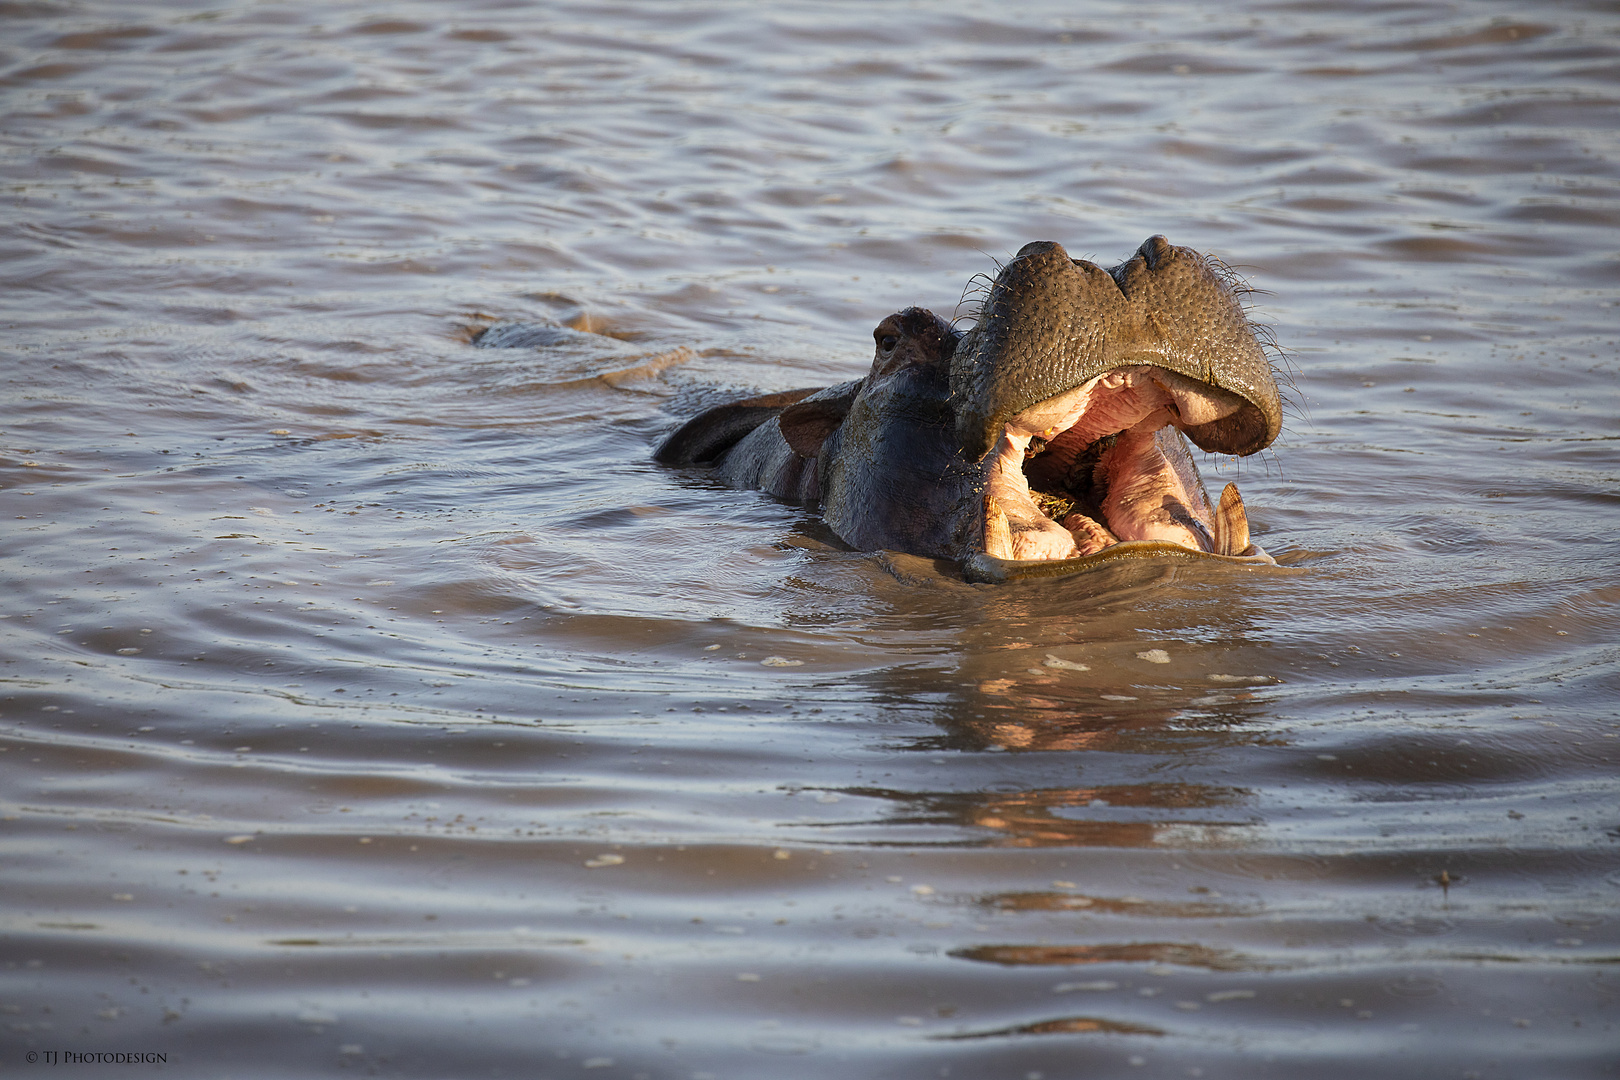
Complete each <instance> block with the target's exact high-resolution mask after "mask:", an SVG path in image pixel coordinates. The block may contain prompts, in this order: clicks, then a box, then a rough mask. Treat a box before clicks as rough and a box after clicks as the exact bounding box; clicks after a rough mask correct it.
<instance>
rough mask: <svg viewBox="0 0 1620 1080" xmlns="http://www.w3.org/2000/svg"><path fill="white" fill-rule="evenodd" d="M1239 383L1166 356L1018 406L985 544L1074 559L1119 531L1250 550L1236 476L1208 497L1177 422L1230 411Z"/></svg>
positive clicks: (1002, 552) (988, 503)
mask: <svg viewBox="0 0 1620 1080" xmlns="http://www.w3.org/2000/svg"><path fill="white" fill-rule="evenodd" d="M1241 406H1242V402H1241V399H1237V398H1236V397H1235V396H1234V395H1232V394H1230V393H1228V392H1226V391H1223V390H1220V389H1219V388H1217V387H1211V386H1208V385H1203V384H1199V383H1197V382H1195V381H1194V380H1192V379H1188V378H1187V377H1185V376H1183V375H1178V374H1176V373H1175V372H1172V371H1166V370H1165V369H1164V368H1160V367H1154V366H1151V365H1145V364H1144V365H1136V366H1132V367H1125V368H1116V369H1114V370H1113V371H1110V372H1108V373H1106V374H1104V375H1099V376H1096V377H1095V378H1093V379H1090V380H1089V381H1087V382H1085V383H1084V384H1082V385H1080V386H1077V387H1075V388H1074V389H1072V390H1070V391H1067V392H1066V393H1063V394H1059V395H1057V396H1056V397H1052V398H1048V399H1047V400H1046V401H1043V402H1041V403H1039V404H1037V405H1033V406H1031V407H1030V408H1028V409H1025V410H1024V411H1023V412H1021V413H1019V414H1017V415H1016V416H1014V417H1013V418H1012V419H1011V420H1009V421H1008V422H1007V424H1006V425H1005V427H1004V429H1003V432H1002V436H1001V438H1000V439H999V440H998V441H997V444H996V446H995V448H994V454H995V456H994V459H993V461H992V462H991V465H990V471H989V475H988V478H987V484H986V487H985V498H984V553H985V554H986V555H989V556H991V557H993V558H998V559H1017V560H1025V559H1071V558H1077V557H1080V556H1084V555H1093V554H1096V553H1097V552H1099V551H1101V550H1103V549H1104V548H1107V547H1111V546H1112V545H1114V544H1117V543H1120V542H1122V541H1131V540H1152V541H1159V542H1162V543H1168V544H1175V545H1177V546H1179V547H1184V548H1187V549H1188V550H1190V551H1203V552H1209V553H1212V554H1216V555H1244V554H1247V553H1248V552H1249V550H1250V544H1249V525H1248V519H1247V518H1246V517H1245V515H1244V511H1243V500H1242V498H1241V497H1240V496H1239V495H1238V491H1237V487H1236V485H1233V484H1228V485H1226V490H1225V491H1223V492H1222V494H1221V499H1220V502H1219V503H1218V504H1216V505H1214V506H1211V505H1210V500H1209V497H1208V495H1207V494H1206V493H1205V491H1204V485H1203V482H1202V481H1201V480H1200V478H1199V476H1198V470H1197V467H1196V466H1195V465H1194V464H1193V461H1192V458H1191V456H1190V455H1189V454H1188V452H1187V448H1186V444H1185V442H1184V441H1183V440H1182V437H1181V434H1180V432H1179V431H1178V430H1177V426H1179V425H1180V424H1185V423H1188V422H1191V423H1194V424H1196V423H1199V422H1207V421H1208V420H1213V419H1218V418H1219V417H1221V416H1225V415H1230V414H1231V413H1234V412H1236V411H1237V410H1238V409H1239V408H1241Z"/></svg>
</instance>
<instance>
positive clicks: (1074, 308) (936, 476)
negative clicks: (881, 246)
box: [655, 237, 1280, 580]
mask: <svg viewBox="0 0 1620 1080" xmlns="http://www.w3.org/2000/svg"><path fill="white" fill-rule="evenodd" d="M873 337H874V339H875V340H876V343H877V352H876V356H875V358H874V360H873V363H872V368H871V370H870V371H869V372H868V373H867V375H866V376H865V377H863V378H861V379H858V380H855V381H853V382H848V383H841V384H839V385H837V386H832V387H827V388H825V389H821V390H796V391H789V392H787V393H784V394H775V395H766V396H764V397H759V398H749V399H745V400H743V401H739V402H734V403H732V404H730V405H725V406H721V407H719V408H716V409H711V410H709V411H708V412H705V413H703V414H701V415H700V416H698V417H695V418H694V419H693V420H691V421H689V422H688V423H686V424H685V425H684V426H683V427H681V428H680V429H679V430H677V431H676V432H674V433H673V434H672V435H671V436H670V437H669V438H668V439H666V440H665V442H664V443H663V444H662V445H661V446H660V447H659V449H658V451H657V453H656V454H655V459H656V460H658V461H660V462H663V463H665V464H671V465H712V466H714V467H715V468H716V470H717V472H718V475H719V476H721V477H722V478H723V479H724V480H725V481H726V482H727V483H729V484H731V485H732V486H735V487H739V488H758V489H761V490H764V491H767V492H770V493H771V494H773V495H776V496H777V497H779V498H784V499H790V500H793V501H797V502H804V503H817V502H819V503H820V505H821V511H822V515H823V518H824V519H825V521H826V522H827V524H828V526H829V527H830V528H831V529H832V530H833V532H835V533H836V534H837V535H838V536H839V537H840V538H841V539H842V540H844V541H845V542H846V543H848V544H850V545H851V546H852V547H855V548H859V549H863V550H872V549H878V548H886V549H890V550H897V551H903V552H908V553H910V554H914V555H921V556H927V557H938V558H948V559H955V560H959V561H962V562H963V563H964V564H965V565H968V566H969V571H970V576H973V573H974V571H973V566H974V565H977V564H982V563H984V562H986V559H985V555H984V553H985V551H986V506H987V499H986V492H987V480H988V478H989V477H990V476H991V474H992V472H993V469H994V466H993V461H994V459H995V458H996V455H995V454H991V453H990V451H991V450H992V449H993V448H995V447H996V446H997V445H998V444H1000V440H1001V438H1002V435H1001V430H1002V428H1003V426H1005V425H1006V424H1007V423H1008V422H1009V420H1011V419H1012V418H1014V417H1016V416H1019V415H1021V414H1023V412H1024V410H1026V409H1028V408H1029V407H1030V406H1032V405H1038V404H1040V403H1042V402H1046V401H1048V400H1049V399H1052V398H1054V397H1056V396H1058V395H1061V394H1064V393H1065V392H1067V391H1070V390H1072V389H1074V388H1075V387H1078V386H1081V385H1082V384H1084V383H1086V382H1087V381H1088V380H1091V379H1094V378H1095V377H1097V376H1099V375H1104V374H1105V373H1108V372H1113V371H1116V370H1122V369H1134V370H1143V369H1144V367H1151V368H1152V369H1153V371H1155V372H1157V374H1155V375H1154V376H1153V378H1154V379H1155V380H1156V381H1158V382H1162V383H1163V384H1165V385H1166V386H1167V387H1170V388H1173V389H1175V391H1176V395H1175V402H1176V403H1175V405H1174V406H1172V410H1171V411H1172V412H1173V413H1174V415H1173V416H1171V418H1170V419H1169V421H1168V424H1169V425H1173V426H1165V427H1163V428H1161V429H1160V430H1159V431H1158V432H1157V434H1156V435H1154V436H1153V439H1154V441H1155V443H1156V445H1157V446H1158V447H1159V449H1160V451H1161V452H1162V454H1163V457H1164V459H1165V460H1166V461H1167V462H1169V465H1170V468H1171V470H1173V471H1174V472H1175V473H1176V474H1178V475H1180V476H1182V477H1184V478H1186V480H1187V484H1188V496H1187V501H1188V502H1189V503H1191V504H1193V505H1191V506H1189V507H1187V508H1186V509H1187V510H1188V511H1189V512H1190V514H1191V517H1193V518H1202V519H1205V520H1206V521H1207V520H1208V519H1210V518H1211V517H1213V516H1215V512H1214V511H1213V509H1212V508H1211V505H1210V501H1209V498H1208V496H1207V494H1206V493H1205V492H1204V490H1203V485H1202V482H1201V481H1199V480H1198V470H1197V466H1196V464H1195V463H1194V462H1193V459H1192V456H1191V454H1190V452H1189V450H1188V447H1187V443H1186V440H1185V439H1184V438H1183V437H1182V432H1185V433H1186V434H1187V436H1189V437H1191V438H1192V439H1193V441H1194V442H1196V443H1197V444H1198V445H1200V446H1201V447H1203V448H1205V449H1208V450H1215V451H1219V452H1225V453H1234V454H1247V453H1253V452H1255V451H1256V450H1259V449H1262V448H1263V447H1265V446H1266V445H1268V444H1269V443H1270V442H1271V441H1272V439H1274V438H1275V437H1276V434H1277V431H1278V428H1279V426H1280V408H1279V403H1278V397H1277V390H1276V385H1275V383H1274V382H1273V380H1272V377H1271V371H1270V365H1269V362H1268V360H1267V358H1266V355H1265V352H1264V350H1263V348H1262V347H1261V345H1260V343H1259V342H1258V341H1257V340H1256V338H1255V334H1254V331H1253V330H1252V328H1251V327H1250V326H1249V324H1248V322H1247V320H1246V319H1245V318H1244V316H1243V312H1242V309H1241V307H1240V305H1239V304H1238V302H1237V300H1236V299H1235V297H1234V295H1233V293H1232V290H1231V288H1230V286H1229V285H1228V284H1227V282H1226V281H1225V279H1224V278H1223V277H1222V276H1221V275H1220V274H1219V273H1217V272H1216V271H1215V270H1214V269H1212V267H1211V265H1210V264H1209V263H1208V262H1207V261H1206V260H1205V259H1204V258H1203V257H1202V256H1201V255H1199V254H1197V253H1196V252H1193V251H1191V250H1189V249H1186V248H1176V247H1172V246H1170V245H1169V244H1168V243H1167V242H1166V241H1165V240H1164V239H1163V238H1162V237H1154V238H1152V239H1150V240H1149V241H1147V242H1146V243H1145V244H1143V245H1142V247H1141V249H1140V250H1139V251H1138V252H1137V254H1136V255H1135V257H1133V258H1132V259H1131V260H1129V261H1127V262H1126V263H1124V264H1122V265H1120V266H1118V267H1115V268H1114V269H1113V270H1102V269H1100V268H1098V267H1096V266H1094V265H1092V264H1090V263H1085V262H1075V261H1073V260H1071V259H1069V258H1068V256H1067V254H1066V253H1065V252H1064V251H1063V249H1062V247H1060V246H1059V245H1057V244H1054V243H1048V242H1043V243H1037V244H1030V245H1028V246H1026V247H1025V248H1024V249H1023V250H1022V251H1021V252H1020V253H1019V255H1018V256H1017V257H1016V258H1015V259H1013V260H1012V261H1011V262H1009V263H1008V264H1007V265H1006V266H1005V267H1003V268H1002V269H1001V271H1000V273H999V274H998V275H997V276H996V278H995V280H994V282H993V283H992V285H991V287H990V289H989V291H988V294H987V296H986V299H985V303H984V306H983V309H982V310H981V312H980V314H979V319H978V322H977V325H976V326H975V327H974V329H973V330H971V331H969V332H968V333H967V334H966V335H965V336H964V335H961V334H959V333H958V332H956V331H955V330H953V329H952V328H951V326H950V325H949V324H948V323H946V322H945V321H944V320H943V319H940V318H938V317H937V316H935V315H934V314H933V313H932V312H929V311H926V310H924V309H921V308H907V309H906V310H905V311H902V312H898V313H896V314H894V315H891V316H889V317H888V318H887V319H885V320H884V321H883V322H882V323H881V324H879V326H878V327H877V329H876V330H874V331H873ZM1178 429H1179V430H1178ZM1037 471H1038V470H1037ZM1178 505H1179V504H1178ZM1240 512H1241V510H1240ZM1244 528H1245V529H1246V525H1245V526H1244ZM1194 531H1195V533H1201V534H1202V536H1203V538H1204V539H1201V540H1200V544H1201V545H1202V546H1203V549H1204V550H1205V551H1213V550H1219V549H1218V548H1212V547H1209V546H1208V545H1207V544H1205V543H1204V540H1207V538H1208V535H1209V533H1208V530H1207V529H1206V528H1205V527H1204V526H1203V525H1199V524H1196V523H1195V526H1194ZM1245 535H1246V533H1245ZM1244 543H1247V541H1246V540H1245V541H1244ZM1137 546H1138V547H1142V546H1144V545H1137ZM1146 546H1152V545H1146ZM1160 546H1161V547H1162V546H1163V545H1160ZM1262 557H1263V556H1262ZM1018 561H1019V562H1021V563H1022V562H1029V561H1030V560H1027V559H1020V560H1018ZM1061 561H1062V560H1053V562H1054V563H1056V562H1061ZM988 562H990V563H997V562H1000V563H1002V564H1005V560H997V559H989V560H988ZM1043 572H1044V571H1043ZM992 579H995V580H1000V579H1001V578H998V577H996V575H995V574H994V573H991V574H988V576H981V577H980V578H979V580H992Z"/></svg>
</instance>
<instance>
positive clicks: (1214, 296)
mask: <svg viewBox="0 0 1620 1080" xmlns="http://www.w3.org/2000/svg"><path fill="white" fill-rule="evenodd" d="M1129 365H1152V366H1154V367H1156V368H1159V369H1161V370H1162V371H1163V373H1164V380H1163V381H1164V382H1165V383H1167V384H1174V385H1166V386H1165V389H1166V390H1169V391H1171V392H1172V393H1173V394H1174V396H1176V397H1177V398H1178V401H1184V402H1185V403H1186V405H1187V410H1186V411H1184V412H1183V413H1182V414H1181V415H1180V416H1179V417H1177V419H1176V421H1175V423H1176V426H1177V427H1178V428H1180V429H1181V430H1182V431H1183V432H1185V433H1186V435H1187V436H1188V438H1190V439H1192V441H1193V442H1194V443H1196V444H1197V445H1198V446H1200V447H1202V448H1203V449H1205V450H1210V451H1215V452H1218V453H1226V454H1252V453H1254V452H1255V451H1257V450H1261V449H1264V448H1265V447H1266V446H1267V445H1269V444H1270V443H1271V441H1272V440H1273V439H1275V438H1276V437H1277V432H1278V430H1279V429H1280V427H1281V424H1282V412H1281V408H1280V404H1279V401H1278V397H1277V387H1276V384H1275V382H1273V380H1272V377H1271V365H1270V363H1269V362H1268V361H1267V359H1266V355H1265V350H1264V349H1262V348H1261V346H1260V343H1259V341H1258V340H1257V339H1256V338H1255V334H1254V330H1253V328H1252V327H1251V326H1250V325H1249V323H1248V320H1247V319H1246V318H1244V315H1243V310H1242V308H1241V307H1240V306H1239V305H1238V302H1237V300H1236V299H1235V298H1234V297H1233V295H1232V292H1231V290H1230V289H1229V288H1228V287H1227V285H1226V283H1225V282H1224V281H1223V280H1222V279H1221V277H1220V276H1219V275H1217V274H1216V272H1215V271H1214V270H1212V269H1211V267H1210V264H1209V263H1208V262H1207V261H1206V260H1205V259H1204V258H1203V257H1202V256H1200V255H1199V254H1198V253H1197V252H1195V251H1192V250H1191V249H1188V248H1178V247H1172V246H1171V245H1170V243H1169V242H1168V241H1166V240H1165V239H1164V237H1162V236H1155V237H1153V238H1151V239H1150V240H1148V241H1147V242H1146V243H1144V244H1143V245H1142V247H1141V248H1140V249H1139V250H1138V251H1137V253H1136V255H1135V257H1133V258H1132V259H1130V260H1129V261H1128V262H1126V263H1124V264H1122V265H1120V266H1117V267H1115V268H1114V269H1113V270H1104V269H1102V268H1101V267H1099V266H1097V265H1095V264H1093V263H1089V262H1083V261H1081V262H1077V261H1074V260H1071V259H1070V258H1069V255H1068V253H1067V252H1066V251H1064V250H1063V247H1062V246H1061V245H1059V244H1056V243H1052V242H1050V241H1041V242H1037V243H1033V244H1028V245H1025V247H1024V248H1023V250H1021V251H1019V253H1018V256H1017V257H1016V258H1014V259H1013V261H1012V262H1010V263H1008V264H1007V265H1006V266H1004V267H1002V269H1001V272H1000V273H999V274H997V275H996V279H995V281H994V282H993V283H992V284H991V286H990V292H989V295H988V297H987V298H986V300H985V304H984V308H983V310H982V311H981V312H980V314H979V320H978V325H977V326H975V327H974V329H973V330H972V331H971V332H970V333H968V334H967V335H966V336H965V337H964V338H963V340H962V343H961V345H960V346H958V348H957V350H956V353H955V354H954V356H953V357H952V359H951V399H952V402H953V404H954V406H955V409H956V433H957V438H958V440H959V441H960V443H961V445H962V448H963V450H964V451H965V452H966V454H967V455H968V456H969V457H971V458H973V459H974V460H978V459H981V458H983V457H984V455H985V454H987V453H989V451H990V450H991V448H992V447H994V446H995V445H996V442H997V440H999V439H1000V437H1001V434H1002V431H1003V430H1004V429H1005V427H1006V425H1007V424H1008V421H1010V420H1013V419H1014V418H1015V417H1019V416H1020V414H1025V413H1027V412H1029V411H1030V410H1032V408H1033V407H1034V406H1038V405H1041V404H1042V403H1044V402H1049V401H1052V399H1055V398H1060V397H1062V396H1063V395H1065V394H1067V393H1069V392H1070V391H1073V390H1076V389H1077V388H1080V387H1083V386H1084V384H1086V383H1088V382H1089V381H1091V380H1093V379H1095V378H1096V377H1097V376H1099V375H1103V374H1105V373H1107V372H1109V371H1112V370H1113V369H1115V368H1119V367H1124V366H1129ZM1178 376H1179V377H1180V378H1179V379H1178V378H1177V377H1178ZM1189 384H1193V385H1195V386H1196V388H1197V390H1198V392H1197V393H1193V392H1191V391H1192V390H1193V385H1189ZM1176 391H1180V392H1179V393H1176ZM1200 403H1201V404H1200Z"/></svg>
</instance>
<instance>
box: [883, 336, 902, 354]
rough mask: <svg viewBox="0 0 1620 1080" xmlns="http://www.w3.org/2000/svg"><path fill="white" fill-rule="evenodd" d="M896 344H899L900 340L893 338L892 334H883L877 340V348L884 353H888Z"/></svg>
mask: <svg viewBox="0 0 1620 1080" xmlns="http://www.w3.org/2000/svg"><path fill="white" fill-rule="evenodd" d="M898 344H900V339H899V338H897V337H895V336H894V335H893V334H884V335H883V336H882V337H881V338H879V339H878V348H880V349H882V350H883V351H884V352H889V351H890V350H891V349H893V348H894V347H895V346H896V345H898Z"/></svg>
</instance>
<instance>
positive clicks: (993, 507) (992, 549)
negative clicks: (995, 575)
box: [984, 495, 1013, 559]
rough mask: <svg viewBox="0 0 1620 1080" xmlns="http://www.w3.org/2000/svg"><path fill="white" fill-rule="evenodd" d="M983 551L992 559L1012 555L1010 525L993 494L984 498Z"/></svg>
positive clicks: (1006, 557) (1005, 557) (1010, 556)
mask: <svg viewBox="0 0 1620 1080" xmlns="http://www.w3.org/2000/svg"><path fill="white" fill-rule="evenodd" d="M984 553H985V554H986V555H989V556H990V557H991V558H993V559H1010V558H1012V557H1013V542H1012V526H1011V525H1009V524H1008V523H1007V515H1006V513H1005V512H1004V511H1003V510H1002V509H1001V504H1000V503H998V502H996V500H995V496H993V495H987V496H985V499H984Z"/></svg>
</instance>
